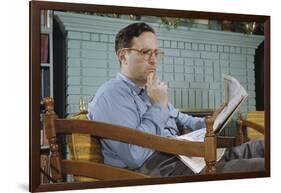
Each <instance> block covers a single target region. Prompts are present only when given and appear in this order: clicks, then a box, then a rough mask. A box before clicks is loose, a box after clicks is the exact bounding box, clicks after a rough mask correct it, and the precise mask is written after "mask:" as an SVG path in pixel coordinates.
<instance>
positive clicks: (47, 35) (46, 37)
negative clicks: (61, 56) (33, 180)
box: [40, 10, 54, 183]
mask: <svg viewBox="0 0 281 193" xmlns="http://www.w3.org/2000/svg"><path fill="white" fill-rule="evenodd" d="M40 23H41V24H40V77H41V78H40V97H41V100H42V99H43V98H44V97H46V96H51V97H53V95H54V93H53V90H54V89H53V79H54V77H53V71H54V70H53V69H54V67H53V12H52V11H51V10H41V13H40ZM43 114H44V111H43V109H42V110H41V111H40V154H41V155H40V165H41V175H40V181H41V183H49V180H48V177H47V176H46V175H44V173H45V174H49V163H50V161H49V158H50V156H49V154H50V149H49V142H48V140H47V137H46V133H45V130H44V128H43Z"/></svg>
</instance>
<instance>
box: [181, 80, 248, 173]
mask: <svg viewBox="0 0 281 193" xmlns="http://www.w3.org/2000/svg"><path fill="white" fill-rule="evenodd" d="M223 80H224V93H225V94H224V100H225V101H224V102H225V104H226V105H225V106H224V108H223V109H222V110H221V111H220V113H219V114H218V115H217V116H216V118H215V120H214V124H213V130H214V132H216V133H219V132H220V131H221V130H222V129H223V128H224V127H225V126H226V125H227V124H228V123H229V121H230V120H231V119H232V117H233V115H234V114H235V113H236V112H237V110H238V109H239V108H240V106H241V105H242V103H243V102H244V101H245V100H246V98H247V96H248V94H247V92H246V90H245V89H244V88H243V86H242V85H241V84H240V83H239V81H238V80H237V79H235V78H234V77H232V76H229V75H223ZM205 134H206V128H202V129H199V130H196V131H193V132H190V133H187V134H185V135H181V136H177V138H178V139H184V140H188V141H198V142H203V141H204V138H205ZM224 152H225V148H217V161H219V160H220V159H221V158H222V156H223V154H224ZM179 158H180V160H181V161H182V162H183V163H184V164H185V165H186V166H188V167H189V168H190V169H191V170H192V171H193V172H194V173H200V172H201V171H202V170H203V169H204V168H205V166H206V163H205V160H204V158H202V157H189V156H184V155H179Z"/></svg>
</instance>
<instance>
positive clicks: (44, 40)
mask: <svg viewBox="0 0 281 193" xmlns="http://www.w3.org/2000/svg"><path fill="white" fill-rule="evenodd" d="M40 41H41V44H40V51H41V53H40V62H41V63H48V60H49V35H48V34H41V36H40Z"/></svg>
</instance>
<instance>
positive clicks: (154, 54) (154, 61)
mask: <svg viewBox="0 0 281 193" xmlns="http://www.w3.org/2000/svg"><path fill="white" fill-rule="evenodd" d="M149 62H150V63H151V64H157V55H156V53H155V52H153V53H152V54H151V56H150V58H149Z"/></svg>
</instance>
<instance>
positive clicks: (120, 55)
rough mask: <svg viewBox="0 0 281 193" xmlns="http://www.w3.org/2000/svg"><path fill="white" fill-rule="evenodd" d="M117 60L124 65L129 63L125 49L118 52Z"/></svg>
mask: <svg viewBox="0 0 281 193" xmlns="http://www.w3.org/2000/svg"><path fill="white" fill-rule="evenodd" d="M116 55H117V58H118V60H119V61H120V62H121V63H122V64H126V61H127V52H126V51H125V50H123V49H120V50H118V51H117V54H116Z"/></svg>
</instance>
